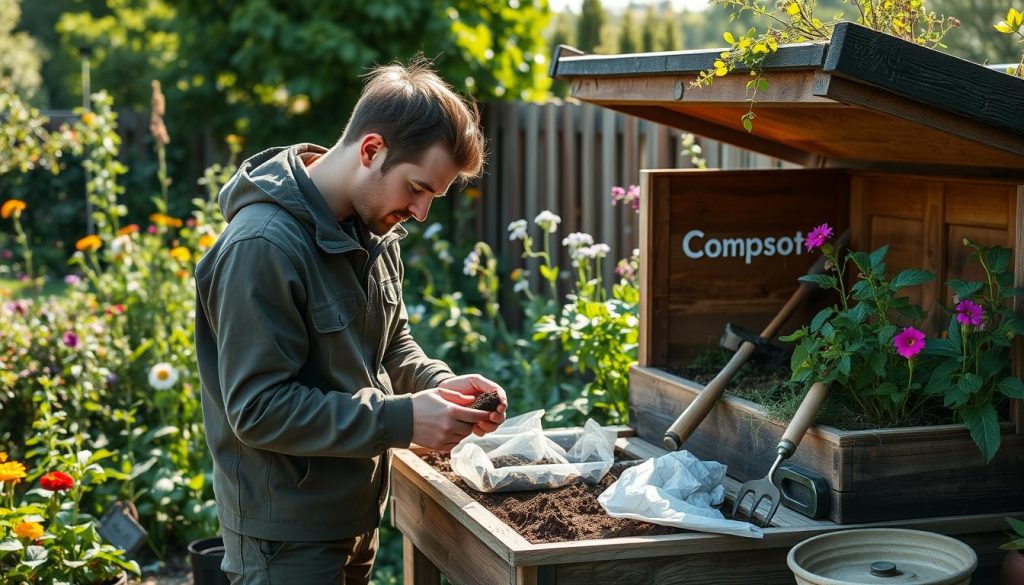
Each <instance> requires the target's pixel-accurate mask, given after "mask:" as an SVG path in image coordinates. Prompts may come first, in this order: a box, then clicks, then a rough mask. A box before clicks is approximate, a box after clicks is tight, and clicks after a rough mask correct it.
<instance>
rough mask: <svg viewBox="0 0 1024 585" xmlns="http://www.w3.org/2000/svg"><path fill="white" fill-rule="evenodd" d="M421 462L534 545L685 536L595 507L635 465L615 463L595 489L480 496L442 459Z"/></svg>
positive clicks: (581, 487)
mask: <svg viewBox="0 0 1024 585" xmlns="http://www.w3.org/2000/svg"><path fill="white" fill-rule="evenodd" d="M423 459H424V461H426V462H427V463H429V464H430V465H432V466H433V467H434V468H435V469H437V470H438V471H440V472H441V473H442V474H443V475H444V476H445V477H446V478H448V480H449V481H451V482H452V483H454V484H455V485H457V486H459V488H461V489H462V490H463V491H465V492H466V493H467V494H469V495H470V496H472V497H473V498H474V499H476V500H477V501H479V502H480V503H481V504H483V506H484V507H485V508H487V509H488V510H489V511H490V512H491V513H492V514H494V515H495V516H497V517H498V518H500V519H501V520H502V521H504V522H505V523H506V524H508V525H509V526H511V527H512V528H514V529H515V530H516V532H518V533H519V534H521V535H522V536H523V537H524V538H526V540H528V541H530V542H532V543H535V544H537V543H543V542H565V541H569V540H587V539H597V538H617V537H620V536H652V535H656V534H677V533H680V532H685V531H684V530H680V529H678V528H670V527H667V526H659V525H657V524H651V523H649V522H640V521H637V520H629V519H626V518H612V517H611V516H609V515H608V514H607V513H605V511H604V508H602V507H601V504H600V503H598V501H597V496H598V495H599V494H600V493H601V492H603V491H604V490H606V489H607V488H608V486H610V485H611V484H612V483H614V482H615V480H616V479H618V478H619V475H620V474H621V473H622V470H624V469H626V468H627V467H630V466H631V465H634V464H636V463H639V462H640V461H639V460H637V461H619V462H617V463H616V464H615V465H613V466H612V469H611V471H609V472H608V474H607V475H605V476H604V478H603V479H602V480H601V481H600V483H598V484H597V485H590V484H588V483H585V482H582V481H581V482H579V483H574V484H572V485H568V486H565V487H561V488H556V489H551V490H542V491H529V492H502V493H495V494H485V493H481V492H478V491H476V490H474V489H472V488H471V487H469V486H468V485H466V482H465V481H463V480H462V478H461V477H459V476H458V474H456V473H455V472H453V471H452V466H451V463H450V459H449V456H448V455H447V454H442V453H436V452H430V453H427V454H425V455H423Z"/></svg>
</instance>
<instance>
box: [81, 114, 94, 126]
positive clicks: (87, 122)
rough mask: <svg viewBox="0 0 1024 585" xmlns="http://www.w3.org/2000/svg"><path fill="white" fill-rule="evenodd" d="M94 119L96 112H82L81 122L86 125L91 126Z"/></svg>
mask: <svg viewBox="0 0 1024 585" xmlns="http://www.w3.org/2000/svg"><path fill="white" fill-rule="evenodd" d="M95 121H96V114H93V113H92V112H86V113H84V114H82V122H83V123H85V125H86V126H92V124H93V122H95Z"/></svg>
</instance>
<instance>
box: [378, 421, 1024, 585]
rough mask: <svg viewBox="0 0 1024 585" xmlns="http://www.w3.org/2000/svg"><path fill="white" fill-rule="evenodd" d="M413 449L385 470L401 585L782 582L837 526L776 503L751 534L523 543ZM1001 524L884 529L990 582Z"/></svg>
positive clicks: (630, 446) (994, 519) (637, 452)
mask: <svg viewBox="0 0 1024 585" xmlns="http://www.w3.org/2000/svg"><path fill="white" fill-rule="evenodd" d="M617 446H618V447H619V448H620V449H621V450H622V451H624V452H625V453H627V454H628V455H631V456H635V457H652V456H658V455H661V454H664V453H665V450H664V449H662V448H660V447H656V446H654V445H651V444H650V443H647V442H646V441H643V440H642V439H638V438H636V437H620V439H619V441H618V445H617ZM419 453H420V451H410V450H402V451H396V452H395V456H394V459H393V462H394V463H393V467H392V469H393V473H392V489H391V505H392V508H391V510H392V522H393V523H394V525H395V526H396V527H397V528H398V529H399V530H400V531H401V532H402V534H403V536H404V538H405V548H404V559H405V563H404V571H405V575H404V577H405V583H406V584H407V585H411V584H416V585H427V584H430V585H437V584H438V583H440V575H441V574H444V575H445V576H447V577H448V579H449V581H451V582H452V583H453V584H455V585H506V584H507V585H619V584H622V583H630V584H632V583H637V584H640V583H644V584H655V585H657V584H664V585H668V584H672V585H707V584H708V583H758V584H759V585H783V584H785V585H790V584H791V583H793V575H792V573H791V572H790V571H789V569H788V567H787V566H786V555H787V554H788V552H789V549H790V548H792V547H793V546H794V545H796V544H797V543H798V542H800V541H802V540H804V539H807V538H810V537H812V536H815V535H818V534H823V533H825V532H830V531H834V530H835V529H836V528H837V526H836V525H835V524H834V523H832V522H828V521H813V520H809V519H807V518H804V517H802V516H800V515H798V514H796V513H794V512H791V511H789V510H787V509H785V508H780V509H779V512H778V513H777V514H776V516H775V519H774V521H773V526H772V527H770V528H767V529H765V536H764V538H763V539H760V540H757V539H749V538H740V537H736V536H724V535H718V534H704V533H697V532H686V533H680V534H671V535H663V536H647V537H635V538H608V539H601V540H581V541H575V542H561V543H547V544H531V543H529V542H528V541H526V540H525V539H524V538H523V537H522V536H520V535H519V534H518V533H517V532H515V531H514V530H513V529H512V528H511V527H509V526H508V525H507V524H505V523H504V522H502V521H501V520H499V519H498V518H497V517H496V516H495V515H494V514H492V513H491V512H490V511H488V510H487V509H486V508H484V507H483V506H482V505H481V504H480V503H479V502H477V501H476V500H474V499H473V498H471V497H470V496H469V494H467V493H465V492H464V491H462V490H461V489H459V488H458V487H457V486H456V485H455V484H453V483H452V482H450V481H448V479H447V478H445V477H444V476H443V475H442V474H441V473H440V472H438V471H437V470H436V469H434V468H433V467H431V466H430V465H428V464H427V463H426V462H424V461H423V460H422V459H421V458H420V456H419ZM737 486H738V483H737V482H735V481H733V480H731V479H727V481H726V492H727V493H728V494H730V495H733V494H735V493H736V488H737ZM1018 516H1019V515H1018ZM1004 524H1005V522H1004V520H1003V518H1002V515H1000V514H989V515H974V516H958V517H952V518H942V519H934V518H933V519H926V520H912V521H904V522H899V523H887V524H885V526H899V527H902V528H913V529H918V530H928V531H932V532H939V533H943V534H949V535H951V536H954V537H955V538H958V539H960V540H962V541H964V542H965V543H967V544H968V545H970V546H972V547H973V548H974V549H975V551H976V552H977V553H978V558H979V568H978V571H977V572H976V573H975V574H974V582H975V583H989V582H995V580H996V579H997V575H998V567H999V564H1000V563H1001V562H1002V558H1003V555H1004V553H1003V551H1000V550H999V549H998V545H999V543H1001V542H1002V541H1003V540H1005V534H1003V532H1002V527H1003V525H1004ZM880 525H881V524H864V525H857V526H852V527H850V528H855V527H868V526H880ZM844 528H845V527H844Z"/></svg>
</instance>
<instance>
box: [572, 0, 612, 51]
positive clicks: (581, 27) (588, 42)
mask: <svg viewBox="0 0 1024 585" xmlns="http://www.w3.org/2000/svg"><path fill="white" fill-rule="evenodd" d="M607 21H608V15H607V14H605V11H604V6H602V5H601V0H583V5H582V7H581V8H580V17H579V20H577V21H576V43H577V48H578V49H580V50H581V51H583V52H584V53H592V52H594V49H597V48H598V47H600V46H601V29H603V28H604V26H605V23H606V22H607Z"/></svg>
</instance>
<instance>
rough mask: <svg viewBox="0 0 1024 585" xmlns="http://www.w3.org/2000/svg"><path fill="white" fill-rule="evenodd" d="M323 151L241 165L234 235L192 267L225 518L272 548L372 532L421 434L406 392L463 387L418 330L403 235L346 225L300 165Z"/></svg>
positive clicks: (210, 437)
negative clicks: (410, 308)
mask: <svg viewBox="0 0 1024 585" xmlns="http://www.w3.org/2000/svg"><path fill="white" fill-rule="evenodd" d="M323 152H326V151H325V150H324V149H323V148H322V147H319V146H314V145H308V144H305V145H297V146H292V147H284V148H275V149H270V150H267V151H265V152H262V153H260V154H257V155H256V156H254V157H252V158H250V159H249V160H247V161H245V163H243V164H242V166H241V168H240V169H239V171H238V172H237V173H236V174H235V176H234V177H233V178H232V179H231V181H230V182H229V183H228V184H227V185H226V186H225V187H224V189H223V190H222V191H221V193H220V206H221V210H222V211H223V213H224V217H225V219H226V220H227V221H228V222H229V223H228V227H227V229H226V230H225V231H224V233H223V234H222V235H221V236H220V238H219V239H218V241H217V243H216V244H215V245H214V246H213V247H212V248H211V249H210V250H209V251H208V252H207V253H206V255H205V256H203V258H202V260H201V261H200V262H199V264H198V266H197V267H196V287H197V289H198V291H197V301H198V302H197V310H196V351H197V354H198V355H197V357H198V362H199V375H200V378H201V381H202V402H203V415H204V418H205V425H206V440H207V443H208V445H209V447H210V451H211V453H212V454H213V462H214V469H213V471H214V473H213V487H214V492H215V494H216V498H217V509H218V514H219V516H220V521H221V523H222V525H224V526H225V527H227V528H229V529H231V530H233V531H235V532H239V533H242V534H247V535H250V536H255V537H257V538H263V539H268V540H298V541H321V540H335V539H342V538H348V537H351V536H354V535H358V534H362V533H365V532H367V531H369V530H372V529H374V528H376V527H377V525H378V524H379V523H380V516H381V513H382V510H383V507H384V503H385V501H386V498H387V490H388V468H389V455H388V449H389V448H392V447H407V446H408V445H409V442H410V440H411V437H412V397H411V396H410V394H409V393H411V392H416V391H419V390H423V389H426V388H433V387H436V386H437V385H438V384H439V383H440V382H441V381H442V380H445V379H447V378H450V377H452V376H453V374H452V372H451V370H449V369H448V367H447V366H446V365H445V364H444V363H443V362H440V361H436V360H431V359H428V358H427V357H426V355H425V354H424V353H423V350H422V349H421V348H420V346H419V345H418V344H417V343H416V342H415V341H414V340H413V338H412V336H411V335H410V334H409V327H408V317H407V314H406V311H405V306H404V304H403V302H402V276H403V266H402V260H401V256H400V253H399V244H398V240H400V239H401V238H402V237H404V235H405V230H404V229H403V228H402V227H401V226H398V227H397V228H395V230H393V231H392V232H391V233H389V234H388V235H386V236H384V237H377V236H374V235H371V234H369V232H368V231H366V228H365V226H363V225H362V224H361V223H359V224H355V225H356V226H357V227H356V228H355V229H359V230H361V232H355V231H352V230H346V229H343V227H342V225H341V224H339V222H338V221H337V220H336V219H335V218H334V217H333V216H332V214H331V212H330V210H329V208H328V206H327V203H326V202H325V201H324V199H323V196H322V195H321V194H320V193H319V191H318V190H317V188H316V186H315V185H314V184H313V182H312V180H311V179H310V178H309V175H308V173H307V172H306V167H305V164H304V163H303V160H304V159H308V158H309V157H316V156H318V155H319V154H322V153H323ZM359 233H362V238H363V239H364V241H366V242H367V245H366V247H364V246H363V245H361V244H360V241H359V240H358V239H356V237H353V236H358V235H359ZM350 234H351V235H350Z"/></svg>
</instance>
